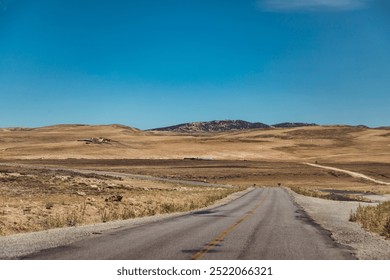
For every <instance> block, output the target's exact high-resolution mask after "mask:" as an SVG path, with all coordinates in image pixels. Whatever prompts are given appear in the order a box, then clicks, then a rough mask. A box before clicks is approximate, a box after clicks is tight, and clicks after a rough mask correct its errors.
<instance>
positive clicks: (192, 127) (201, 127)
mask: <svg viewBox="0 0 390 280" xmlns="http://www.w3.org/2000/svg"><path fill="white" fill-rule="evenodd" d="M316 125H317V124H314V123H295V122H294V123H290V122H286V123H279V124H275V125H272V126H270V125H267V124H265V123H261V122H253V123H252V122H247V121H243V120H219V121H217V120H216V121H209V122H190V123H182V124H178V125H173V126H167V127H159V128H154V129H148V130H149V131H172V132H187V133H191V132H224V131H231V130H244V129H260V128H261V129H266V128H275V127H277V128H288V127H302V126H316Z"/></svg>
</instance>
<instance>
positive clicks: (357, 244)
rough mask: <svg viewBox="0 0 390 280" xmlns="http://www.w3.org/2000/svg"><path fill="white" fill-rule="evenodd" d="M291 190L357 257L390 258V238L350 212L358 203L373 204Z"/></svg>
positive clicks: (371, 258) (324, 226)
mask: <svg viewBox="0 0 390 280" xmlns="http://www.w3.org/2000/svg"><path fill="white" fill-rule="evenodd" d="M289 192H290V193H291V194H292V195H293V197H294V199H295V201H296V202H297V203H298V204H299V205H300V206H301V207H302V208H303V209H304V210H305V211H306V213H307V214H308V215H309V216H310V217H311V218H312V219H313V220H314V221H316V222H317V223H318V224H319V225H321V226H322V227H323V228H325V229H327V230H329V231H330V232H331V236H332V238H333V239H334V240H335V241H336V242H338V243H339V244H341V245H344V246H349V247H351V248H352V251H353V253H354V254H355V256H356V257H357V258H358V259H362V260H390V240H386V239H385V238H384V237H382V236H379V235H377V234H374V233H370V232H367V231H365V230H364V229H363V228H362V227H361V226H360V225H359V224H357V223H354V222H350V221H349V215H350V213H351V212H354V211H355V210H356V209H357V207H358V206H359V205H372V203H362V202H354V201H333V200H325V199H320V198H315V197H308V196H303V195H300V194H296V193H294V192H292V191H291V190H289Z"/></svg>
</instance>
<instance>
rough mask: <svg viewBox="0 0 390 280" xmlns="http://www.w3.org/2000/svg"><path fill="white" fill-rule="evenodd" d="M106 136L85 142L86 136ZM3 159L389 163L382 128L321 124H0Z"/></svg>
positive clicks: (386, 138)
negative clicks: (183, 127) (179, 128)
mask: <svg viewBox="0 0 390 280" xmlns="http://www.w3.org/2000/svg"><path fill="white" fill-rule="evenodd" d="M97 137H103V138H109V139H111V140H112V141H111V142H109V143H105V144H86V143H84V142H79V141H77V140H78V139H85V138H97ZM0 139H1V141H0V158H1V159H10V160H14V159H39V158H45V159H66V158H77V159H82V158H89V159H101V158H102V157H104V158H106V159H123V158H127V159H136V158H144V159H163V158H165V159H182V158H185V157H199V158H213V159H219V160H222V159H228V160H243V159H245V160H288V161H311V162H313V161H315V160H318V161H320V162H321V161H327V162H356V161H362V162H363V161H364V162H382V163H384V162H389V157H390V136H389V130H386V129H367V128H361V127H346V126H325V127H303V128H289V129H255V130H247V131H233V132H226V133H203V134H199V133H198V134H192V135H190V134H178V133H169V132H143V131H139V130H135V129H132V128H128V127H124V126H118V125H112V126H77V125H63V126H52V127H44V128H36V129H28V130H10V129H0Z"/></svg>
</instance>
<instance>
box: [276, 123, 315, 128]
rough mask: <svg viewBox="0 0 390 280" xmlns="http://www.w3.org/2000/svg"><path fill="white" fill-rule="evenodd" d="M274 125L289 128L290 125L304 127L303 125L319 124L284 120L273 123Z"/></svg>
mask: <svg viewBox="0 0 390 280" xmlns="http://www.w3.org/2000/svg"><path fill="white" fill-rule="evenodd" d="M272 126H273V127H279V128H288V127H303V126H318V124H316V123H301V122H284V123H277V124H274V125H272Z"/></svg>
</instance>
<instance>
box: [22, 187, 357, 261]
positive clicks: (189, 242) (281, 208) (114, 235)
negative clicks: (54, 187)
mask: <svg viewBox="0 0 390 280" xmlns="http://www.w3.org/2000/svg"><path fill="white" fill-rule="evenodd" d="M24 258H26V259H174V260H176V259H275V260H277V259H353V256H352V254H351V253H350V252H349V251H348V250H347V249H345V248H341V247H340V246H338V245H337V244H336V243H335V242H334V241H333V240H332V239H331V238H330V237H329V233H328V232H327V231H325V230H323V229H322V228H321V227H319V226H317V225H315V224H314V223H313V221H312V220H311V219H310V218H308V217H307V215H306V214H305V213H304V211H302V209H301V208H300V207H299V206H297V205H296V204H295V203H294V202H293V200H292V198H291V196H290V195H289V194H288V193H287V192H286V191H285V190H284V189H282V188H256V189H254V190H253V191H251V192H249V193H247V194H245V195H244V196H242V197H241V198H239V199H236V200H234V201H232V202H230V203H228V204H226V205H224V206H220V207H217V208H214V209H212V210H208V211H198V212H195V213H192V214H188V215H184V216H180V217H176V218H171V219H166V220H162V221H158V222H152V223H147V224H144V225H140V226H137V227H133V228H121V229H116V230H111V231H106V232H103V233H102V234H101V235H97V236H93V237H90V238H88V239H84V240H82V241H78V242H76V243H73V244H70V245H67V246H62V247H57V248H53V249H48V250H44V251H41V252H38V253H35V254H33V255H28V256H25V257H24Z"/></svg>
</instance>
